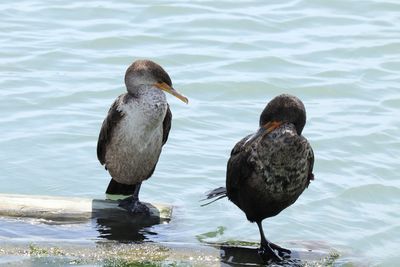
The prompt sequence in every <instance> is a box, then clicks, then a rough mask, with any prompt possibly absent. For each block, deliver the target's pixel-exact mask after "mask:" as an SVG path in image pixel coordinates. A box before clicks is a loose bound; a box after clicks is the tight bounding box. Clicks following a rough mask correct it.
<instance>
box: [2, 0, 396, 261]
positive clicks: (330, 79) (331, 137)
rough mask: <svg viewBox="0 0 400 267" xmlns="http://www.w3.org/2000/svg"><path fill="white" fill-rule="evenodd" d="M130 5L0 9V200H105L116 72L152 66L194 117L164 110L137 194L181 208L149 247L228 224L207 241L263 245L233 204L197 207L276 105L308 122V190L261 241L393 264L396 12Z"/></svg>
mask: <svg viewBox="0 0 400 267" xmlns="http://www.w3.org/2000/svg"><path fill="white" fill-rule="evenodd" d="M134 2H135V3H131V1H114V2H110V1H89V2H85V1H76V0H72V1H35V0H26V1H16V2H3V3H0V17H1V19H0V25H1V31H0V39H1V40H2V41H1V42H0V114H1V117H0V130H1V133H0V147H1V153H0V169H1V174H0V184H1V187H0V192H1V193H19V194H42V195H63V196H87V197H95V198H103V197H104V195H103V192H104V190H105V188H106V186H107V184H108V182H109V179H110V178H109V175H108V173H107V172H106V171H104V169H103V168H102V167H101V166H100V164H99V162H98V161H97V158H96V151H95V150H96V142H97V137H98V132H99V129H100V126H101V123H102V120H103V119H104V117H105V115H106V112H107V110H108V108H109V106H110V105H111V103H112V101H113V100H114V99H115V98H116V96H118V95H119V94H121V93H123V92H124V90H125V89H124V84H123V76H124V72H125V69H126V67H127V66H128V65H129V64H130V63H131V62H132V61H133V60H135V59H137V58H150V59H152V60H154V61H156V62H158V63H160V64H161V65H162V66H164V68H165V69H166V70H167V71H168V72H169V74H170V76H171V78H172V80H173V83H174V86H175V88H177V89H179V90H180V91H181V92H182V93H184V94H185V95H186V96H187V97H188V98H189V100H190V103H189V105H185V104H183V103H182V102H180V101H179V100H177V99H174V98H172V97H169V98H168V99H169V103H170V105H171V110H172V113H173V125H172V131H171V133H170V137H169V141H168V143H167V144H166V146H165V147H164V149H163V153H162V155H161V157H160V160H159V163H158V165H157V168H156V171H155V173H154V175H153V177H152V178H151V179H150V180H149V181H147V182H146V183H145V184H144V185H143V187H142V191H141V196H142V199H144V200H148V201H152V202H164V203H170V204H172V205H174V206H176V208H175V210H174V219H173V221H172V222H171V223H170V224H168V225H159V226H154V227H151V228H148V229H145V230H144V236H145V239H149V240H155V241H163V242H198V241H197V239H196V236H198V235H200V234H202V233H206V232H210V231H215V230H216V229H218V227H220V226H223V227H224V228H223V229H225V230H224V231H223V232H222V234H220V235H217V236H216V237H214V238H209V240H207V241H226V240H232V239H234V240H246V241H257V240H258V231H257V228H256V226H255V225H252V224H250V223H249V222H247V221H246V219H245V217H244V215H243V214H242V212H241V211H240V210H239V209H237V208H236V207H235V206H234V205H233V204H232V203H230V202H229V201H227V200H222V201H219V202H217V203H215V204H214V205H210V206H207V207H205V208H201V207H200V206H199V202H198V200H199V199H200V198H202V196H203V193H204V192H205V191H207V190H209V189H212V188H214V187H217V186H221V185H224V180H225V168H226V162H227V159H228V157H229V153H230V150H231V148H232V147H233V145H234V144H235V142H237V141H238V140H240V139H241V138H242V137H243V136H245V135H246V134H248V133H250V132H252V131H254V130H255V129H256V128H257V124H258V116H259V114H260V112H261V111H262V109H263V107H264V106H265V104H266V103H267V102H268V101H269V100H270V99H271V98H272V97H274V96H275V95H277V94H280V93H283V92H286V93H291V94H295V95H297V96H298V97H300V98H301V99H302V100H303V101H304V104H305V106H306V108H307V115H308V122H307V125H306V127H305V130H304V132H303V133H304V136H306V137H307V138H308V139H309V141H310V142H311V144H312V146H313V148H314V152H315V156H316V161H315V171H314V173H315V177H316V179H315V181H314V182H313V183H312V184H311V185H310V187H309V189H308V190H306V191H305V192H304V194H303V195H302V196H301V197H300V198H299V200H298V201H297V202H296V203H295V204H294V205H293V206H292V207H290V208H288V209H287V210H285V211H283V212H282V213H281V214H280V215H279V216H277V217H275V218H271V219H268V220H265V221H264V227H265V230H266V233H267V235H268V237H269V239H271V240H273V241H275V242H276V243H280V244H282V245H285V244H286V245H289V244H290V242H291V241H293V240H301V241H302V242H324V243H326V244H328V246H329V247H332V248H333V249H335V250H337V251H339V253H340V254H342V255H343V257H349V261H350V262H357V263H362V264H365V265H381V266H397V265H398V264H399V263H400V254H399V252H398V245H399V243H400V235H399V231H400V215H399V212H400V182H399V179H398V178H399V177H398V173H399V171H400V169H399V160H400V156H399V152H398V151H399V150H400V138H399V135H398V129H399V126H400V119H399V111H400V91H399V90H400V89H399V88H400V74H399V73H400V30H399V29H400V16H399V14H400V13H399V12H400V3H399V2H397V1H393V0H392V1H390V0H381V1H377V0H375V1H374V0H368V1H345V0H335V1H329V2H328V1H320V0H293V1H284V2H282V1H267V2H265V1H243V2H241V3H233V2H231V1H173V2H166V1H153V2H151V3H149V1H134ZM2 224H3V225H2V227H1V228H0V239H8V238H11V239H12V240H21V239H22V240H27V242H34V241H40V240H43V239H45V240H48V239H57V240H65V241H90V242H93V240H97V239H98V238H99V237H98V236H99V233H98V232H97V231H96V230H93V231H89V232H85V233H82V231H79V227H78V228H76V229H78V230H76V229H75V228H74V226H65V225H64V226H63V225H61V226H54V227H49V225H44V224H41V223H40V222H28V223H26V222H15V221H12V220H3V221H2ZM27 224H28V225H29V227H26V225H27ZM151 233H153V234H151ZM154 233H155V234H154ZM100 238H101V237H100ZM289 246H290V245H289Z"/></svg>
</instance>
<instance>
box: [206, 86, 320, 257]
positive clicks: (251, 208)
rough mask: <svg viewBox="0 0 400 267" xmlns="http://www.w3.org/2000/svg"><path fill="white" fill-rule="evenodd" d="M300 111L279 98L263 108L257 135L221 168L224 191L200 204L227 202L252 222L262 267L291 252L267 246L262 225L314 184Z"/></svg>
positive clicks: (294, 101)
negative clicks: (224, 170)
mask: <svg viewBox="0 0 400 267" xmlns="http://www.w3.org/2000/svg"><path fill="white" fill-rule="evenodd" d="M305 123H306V110H305V107H304V104H303V103H302V101H301V100H300V99H299V98H297V97H296V96H293V95H289V94H281V95H278V96H276V97H275V98H273V99H272V100H271V101H270V102H269V103H268V104H267V105H266V107H265V108H264V110H263V111H262V113H261V115H260V119H259V128H258V130H257V131H256V132H255V133H253V134H250V135H248V136H246V137H244V138H243V139H241V140H240V141H239V142H238V143H236V145H235V146H234V147H233V149H232V151H231V154H230V158H229V160H228V163H227V171H226V186H225V187H219V188H216V189H214V190H212V191H210V192H208V194H207V195H206V198H205V199H203V200H207V201H209V202H208V203H206V204H203V205H202V206H204V205H208V204H210V203H212V202H214V201H216V200H218V199H221V198H224V197H228V199H229V200H230V201H232V202H233V203H234V204H235V205H236V206H237V207H239V208H240V209H241V210H242V211H243V212H244V213H245V215H246V217H247V220H249V221H250V222H255V223H256V224H257V226H258V229H259V233H260V239H261V242H260V248H259V249H258V254H259V255H260V256H261V258H262V259H263V260H265V261H269V260H272V261H278V262H279V261H282V260H284V259H286V258H290V254H291V251H290V250H289V249H285V248H282V247H280V246H279V245H276V244H274V243H272V242H270V241H269V240H268V239H267V238H266V237H265V235H264V230H263V226H262V221H263V220H264V219H266V218H269V217H273V216H276V215H278V214H279V213H280V212H281V211H282V210H284V209H285V208H287V207H289V206H290V205H292V204H293V203H294V202H295V201H296V200H297V199H298V197H299V196H300V195H301V194H302V192H303V191H304V190H305V189H306V188H307V187H308V186H309V184H310V182H311V180H314V174H313V166H314V152H313V149H312V148H311V145H310V143H309V142H308V141H307V139H306V138H305V137H304V136H303V135H302V131H303V128H304V126H305Z"/></svg>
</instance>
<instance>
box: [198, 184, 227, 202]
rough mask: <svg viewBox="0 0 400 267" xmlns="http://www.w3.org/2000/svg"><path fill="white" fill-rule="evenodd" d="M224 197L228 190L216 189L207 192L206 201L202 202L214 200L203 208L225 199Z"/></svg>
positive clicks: (223, 188)
mask: <svg viewBox="0 0 400 267" xmlns="http://www.w3.org/2000/svg"><path fill="white" fill-rule="evenodd" d="M224 197H226V188H225V187H218V188H215V189H214V190H211V191H209V192H207V193H206V197H205V198H204V199H202V200H201V201H206V200H209V199H212V200H211V201H209V202H207V203H204V204H202V205H201V206H202V207H204V206H207V205H209V204H211V203H213V202H215V201H217V200H219V199H221V198H224Z"/></svg>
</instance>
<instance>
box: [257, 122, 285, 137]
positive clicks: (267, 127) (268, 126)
mask: <svg viewBox="0 0 400 267" xmlns="http://www.w3.org/2000/svg"><path fill="white" fill-rule="evenodd" d="M282 124H283V122H282V121H269V122H267V123H266V124H264V125H263V126H262V127H261V128H264V129H265V130H266V131H267V132H266V133H267V134H269V133H270V132H272V131H273V130H275V129H276V128H279V126H281V125H282Z"/></svg>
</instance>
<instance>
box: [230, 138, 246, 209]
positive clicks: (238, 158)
mask: <svg viewBox="0 0 400 267" xmlns="http://www.w3.org/2000/svg"><path fill="white" fill-rule="evenodd" d="M250 136H251V135H250ZM250 136H246V137H245V138H243V139H242V140H240V141H239V142H238V143H236V145H235V146H234V147H233V149H232V152H231V157H230V158H229V160H228V166H227V170H226V190H227V195H228V198H229V199H230V200H232V201H233V202H234V203H236V200H237V199H238V194H239V189H240V188H241V184H242V183H243V182H244V181H245V180H246V179H247V178H248V177H249V176H250V175H251V173H250V170H251V163H250V161H249V159H250V151H249V150H246V149H245V146H244V144H245V143H246V141H247V140H248V139H249V138H250Z"/></svg>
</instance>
